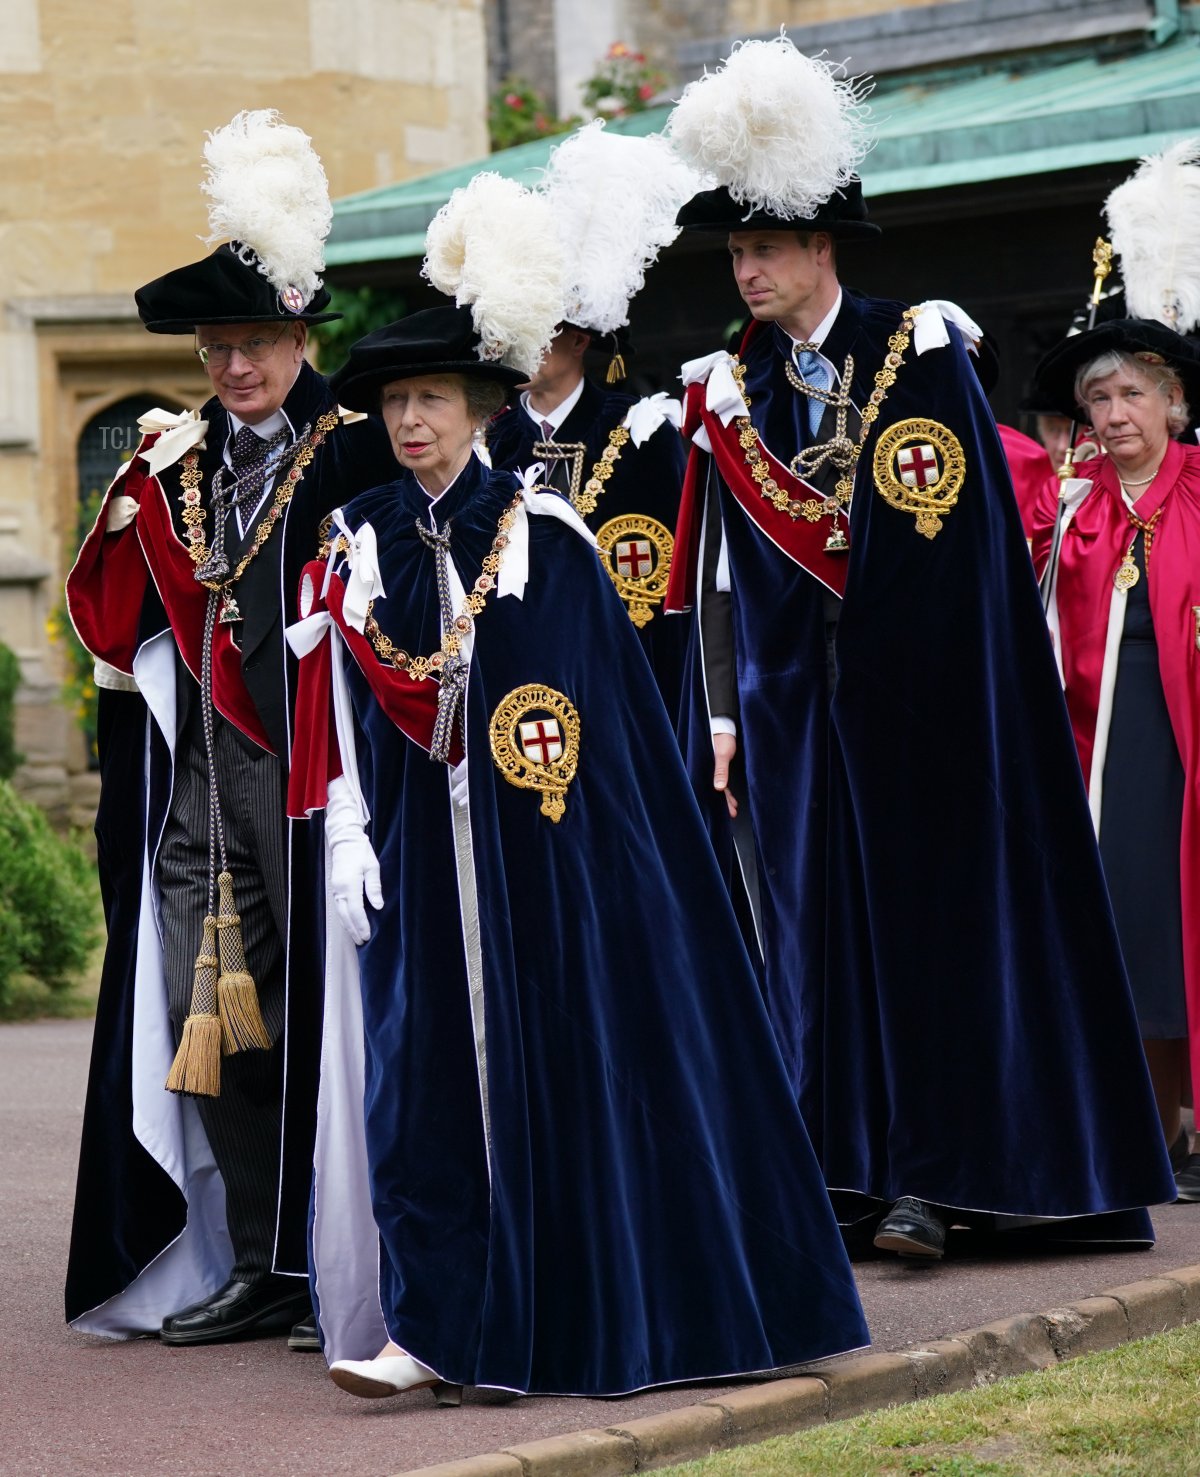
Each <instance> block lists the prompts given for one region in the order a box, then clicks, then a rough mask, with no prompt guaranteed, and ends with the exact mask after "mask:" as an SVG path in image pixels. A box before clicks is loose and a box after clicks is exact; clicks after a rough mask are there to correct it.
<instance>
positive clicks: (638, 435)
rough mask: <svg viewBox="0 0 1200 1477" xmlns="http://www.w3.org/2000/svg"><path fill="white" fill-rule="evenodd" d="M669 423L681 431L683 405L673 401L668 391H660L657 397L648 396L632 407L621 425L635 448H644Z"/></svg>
mask: <svg viewBox="0 0 1200 1477" xmlns="http://www.w3.org/2000/svg"><path fill="white" fill-rule="evenodd" d="M667 421H669V422H670V423H671V425H673V426H674V427H675V429H676V430H679V428H680V426H682V425H683V405H682V404H681V403H680V401H678V400H672V399H671V397H670V396H669V395H668V394H667V392H666V390H659V392H658V394H657V395H646V396H644V397H643V398H642V399H641V400H639V401H638V402H637V404H636V405H631V406H630V407H629V413H628V414H627V415H626V417H625V419H624V420H623V421H622V422H621V424H622V425H623V426H624V427H625V429H626V430H627V431H628V432H629V438H630V440H631V441H632V442H633V444H634V445H635V446H644V445H645V443H646V442H647V441H649V439H650V437H651V436H653V435H654V433H655V431H657V430H658V428H659V426H661V425H663V424H664V423H665V422H667Z"/></svg>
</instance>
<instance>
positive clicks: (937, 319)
mask: <svg viewBox="0 0 1200 1477" xmlns="http://www.w3.org/2000/svg"><path fill="white" fill-rule="evenodd" d="M913 312H914V313H915V314H916V318H917V321H916V324H915V326H914V328H913V348H914V349H916V351H917V356H918V358H919V357H920V356H921V355H922V354H924V353H926V352H928V350H930V349H944V348H945V347H946V345H947V344H948V343H949V342H950V334H949V332H948V331H947V328H946V324H947V323H951V324H953V325H954V327H955V328H957V329H958V331H959V333H960V334H962V337H963V340H964V342H965V343H966V345H967V348H968V349H971V348H973V347H974V345H975V344H977V343H978V342H979V340H980V339H981V338H982V337H983V329H982V328H980V326H979V324H978V323H976V322H975V320H974V318H972V317H971V316H970V315H969V314H968V313H964V312H963V310H962V309H961V308H960V307H959V306H958V304H957V303H952V302H950V301H949V300H948V299H946V298H944V297H932V298H930V299H929V300H928V301H927V302H923V303H918V304H917V305H916V307H915V308H914V309H913Z"/></svg>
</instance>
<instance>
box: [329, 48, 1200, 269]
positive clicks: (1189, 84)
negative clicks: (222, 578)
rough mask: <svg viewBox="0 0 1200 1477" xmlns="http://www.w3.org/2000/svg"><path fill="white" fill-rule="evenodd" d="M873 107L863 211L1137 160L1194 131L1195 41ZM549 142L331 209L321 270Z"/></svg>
mask: <svg viewBox="0 0 1200 1477" xmlns="http://www.w3.org/2000/svg"><path fill="white" fill-rule="evenodd" d="M873 103H874V112H875V119H876V124H877V127H878V139H877V142H876V145H875V148H874V149H873V150H872V152H871V153H870V154H869V155H868V156H867V159H866V161H865V163H864V164H863V168H862V177H863V187H864V191H865V193H866V195H867V198H868V199H869V200H871V199H878V198H879V197H880V196H883V195H898V194H906V193H909V192H919V191H922V190H936V189H942V188H945V187H947V186H950V185H961V184H969V183H983V182H985V181H988V180H1000V179H1016V178H1021V177H1022V176H1024V175H1032V174H1045V173H1049V172H1050V171H1053V170H1061V169H1075V168H1080V167H1082V166H1085V165H1088V164H1107V163H1112V162H1115V161H1120V160H1131V159H1136V158H1138V157H1139V156H1140V155H1143V154H1149V153H1153V152H1155V151H1156V150H1158V149H1161V148H1163V147H1164V146H1165V145H1166V144H1168V143H1171V142H1173V141H1174V140H1176V139H1178V138H1180V137H1182V136H1184V135H1186V134H1188V133H1200V37H1197V36H1195V35H1188V34H1184V35H1179V36H1176V37H1175V39H1174V40H1173V41H1171V42H1170V43H1169V44H1167V45H1165V46H1161V47H1158V48H1155V49H1149V50H1146V51H1143V52H1139V53H1136V54H1134V55H1131V56H1125V57H1121V58H1118V59H1110V60H1103V59H1099V58H1097V57H1094V56H1088V57H1082V58H1075V59H1073V60H1068V61H1058V62H1054V63H1049V62H1047V61H1045V60H1041V61H1034V60H1031V59H1025V60H1023V61H1021V62H1019V63H1018V62H1013V61H1006V62H1005V63H1004V64H1003V65H1000V66H997V67H995V68H986V69H985V68H977V67H973V68H972V69H971V70H970V71H969V72H968V71H959V72H958V73H957V74H954V75H950V76H947V75H946V74H945V73H941V74H940V75H939V76H938V77H936V78H933V77H925V78H919V79H916V80H912V79H910V80H908V81H907V82H905V81H903V80H900V79H890V78H889V79H887V81H886V82H885V83H881V85H880V86H879V88H878V89H877V91H876V93H875V96H874V99H873ZM668 111H669V109H668V108H667V107H659V108H652V109H650V110H648V111H647V112H645V113H637V114H635V115H634V116H633V117H631V118H626V119H622V120H619V121H618V122H616V123H612V124H610V125H609V126H610V127H611V128H612V129H613V130H614V131H615V132H620V133H631V134H646V133H652V132H654V131H655V130H656V129H659V128H661V127H662V125H663V123H664V122H665V121H666V117H667V113H668ZM556 142H557V140H556V139H542V140H538V141H537V142H536V143H530V144H521V145H520V146H519V147H517V148H515V149H505V150H504V151H503V152H502V153H499V154H492V155H491V156H490V157H489V158H487V159H481V160H476V161H474V162H473V163H470V164H464V165H461V166H460V167H458V168H456V169H446V170H441V171H440V172H439V173H437V174H429V175H425V176H423V177H422V178H420V179H414V180H407V181H405V182H404V183H402V184H397V185H390V186H388V187H387V188H385V189H381V190H369V191H367V192H365V193H363V194H360V195H350V196H348V197H347V198H346V199H344V200H339V201H338V202H337V204H336V205H335V206H334V220H333V230H332V232H331V233H330V237H329V244H328V247H327V249H326V260H327V261H328V263H329V265H330V266H331V267H333V266H346V265H351V264H353V263H357V262H370V261H385V260H389V259H390V260H395V259H398V258H403V257H415V256H420V255H421V252H422V251H423V249H424V239H425V229H426V227H427V226H428V224H429V222H430V221H431V220H432V219H433V216H434V214H435V213H436V212H437V210H438V209H439V208H440V206H442V205H443V204H444V203H445V201H446V200H447V199H448V198H449V196H450V193H451V191H452V190H454V189H456V188H457V187H458V186H459V185H464V184H466V183H467V181H468V180H469V179H470V178H471V177H472V175H474V174H477V173H478V172H479V171H480V170H481V169H494V170H496V171H497V172H498V173H500V174H503V175H507V176H510V177H511V178H513V179H517V180H520V181H521V182H522V183H524V184H533V183H535V182H536V180H537V179H538V177H539V172H540V171H541V169H542V168H543V167H544V166H545V163H546V160H547V158H548V156H549V153H550V150H551V149H552V148H553V146H554V144H555V143H556Z"/></svg>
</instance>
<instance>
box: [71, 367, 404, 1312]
mask: <svg viewBox="0 0 1200 1477" xmlns="http://www.w3.org/2000/svg"><path fill="white" fill-rule="evenodd" d="M335 404H336V402H335V401H334V400H333V398H332V396H331V395H330V392H329V387H328V385H327V384H326V382H325V380H324V379H323V378H322V377H321V376H320V375H319V374H317V373H316V371H315V370H313V369H312V368H311V367H310V366H309V365H308V364H307V363H305V364H302V365H301V367H300V372H299V374H298V375H297V378H296V382H295V384H294V385H293V386H292V388H291V390H290V391H289V393H288V396H287V399H286V400H285V401H284V410H285V411H286V412H287V415H288V417H289V419H290V420H291V423H292V425H293V426H295V427H296V430H297V432H301V431H302V430H303V428H304V427H305V426H306V425H315V423H316V421H317V419H318V417H319V416H321V415H322V414H324V413H325V412H326V411H328V410H331V409H333V408H334V407H335ZM201 416H202V418H203V419H204V420H207V421H208V423H209V430H208V433H207V435H206V437H205V443H206V445H205V448H204V449H203V450H201V452H200V467H201V471H202V473H203V482H202V486H203V487H204V488H205V489H206V490H207V489H208V488H210V487H211V482H212V474H213V472H214V471H215V469H216V467H217V465H218V463H219V459H220V457H221V455H222V453H223V449H224V446H225V442H226V439H227V436H228V430H229V419H228V415H227V412H226V411H225V410H224V409H223V408H222V406H221V404H220V402H219V401H218V400H216V399H215V398H213V399H211V400H209V401H207V402H206V404H205V405H204V407H203V408H202V410H201ZM394 466H395V459H394V457H393V456H392V454H391V450H390V445H389V443H388V440H387V436H386V433H385V432H384V429H383V426H382V424H381V423H380V422H379V421H378V419H377V418H374V417H372V418H371V419H369V420H368V421H365V422H355V423H353V424H351V425H349V426H346V425H344V424H339V425H338V426H336V427H335V428H334V429H333V430H332V431H331V432H330V433H329V434H328V436H326V438H325V441H324V443H323V444H322V446H321V447H320V448H319V449H318V451H317V453H316V455H315V456H314V458H313V461H312V463H311V464H310V465H309V467H308V468H307V470H306V471H305V474H304V476H303V478H302V479H301V480H300V482H299V483H298V484H297V489H296V492H295V494H294V496H293V498H292V500H291V503H290V505H289V508H288V513H287V517H286V520H285V521H284V525H283V527H282V528H281V529H280V530H278V531H277V532H276V533H275V535H274V537H272V538H271V539H270V540H268V542H267V543H266V544H265V545H264V547H263V549H262V552H261V553H260V554H259V555H258V556H257V557H256V558H255V559H254V561H253V562H252V563H251V564H250V565H249V567H248V568H247V571H246V573H245V575H244V576H243V577H242V579H241V581H239V583H238V587H237V593H238V598H239V601H240V604H241V606H242V609H243V612H244V613H245V616H246V620H245V625H244V628H243V632H242V672H243V676H244V677H245V681H246V686H247V688H248V689H249V692H250V695H251V697H252V698H253V700H254V704H255V707H256V709H257V711H258V713H259V716H260V718H261V719H262V721H263V724H264V726H265V727H266V729H267V732H268V733H269V735H270V736H271V741H272V744H273V746H274V747H275V748H276V750H277V752H278V753H279V754H280V755H281V756H282V762H283V765H284V768H285V770H286V761H287V754H288V748H289V739H288V734H289V727H290V722H291V718H290V705H291V701H292V696H293V695H294V692H295V661H294V658H293V657H292V655H291V652H290V650H288V649H287V647H286V645H285V643H284V640H283V627H284V625H285V623H286V622H287V621H288V620H289V619H290V618H291V616H292V608H291V605H290V604H289V606H288V607H287V608H286V609H285V608H284V595H283V592H284V591H285V590H286V591H287V592H288V600H289V601H291V600H292V599H293V598H294V595H293V592H294V591H295V589H296V587H297V583H298V581H299V576H300V569H301V568H302V566H303V565H304V563H305V561H306V560H308V559H310V558H312V556H313V554H314V553H315V552H316V549H317V545H318V542H319V538H318V526H319V524H320V521H321V519H322V518H324V517H325V516H326V515H327V514H328V513H330V512H331V511H332V510H333V508H335V507H336V506H337V505H338V504H339V503H340V502H342V501H344V500H345V499H346V498H347V496H348V495H351V494H353V493H354V492H355V491H357V490H359V489H361V488H364V487H371V486H374V485H376V484H377V483H378V481H379V480H380V477H381V475H390V474H391V471H392V469H393V468H394ZM181 472H182V463H181V462H177V463H175V464H174V465H173V466H171V467H167V468H165V469H164V470H163V472H162V473H161V474H160V480H161V482H162V485H163V490H164V492H165V493H166V495H167V498H168V502H169V504H170V506H171V509H172V512H173V514H174V517H175V528H176V532H177V533H178V534H179V536H180V537H181V538H182V537H183V535H184V533H185V529H184V525H183V522H182V516H181V515H182V503H181V502H180V499H179V494H180V490H181V489H180V484H179V478H180V475H181ZM208 532H209V533H210V534H211V526H209V528H208ZM248 536H249V533H248ZM166 628H167V619H166V615H165V612H164V610H163V606H162V602H161V600H160V599H159V598H158V595H157V593H156V591H155V589H154V586H153V584H151V585H150V586H149V588H148V591H147V595H146V598H145V600H144V602H143V607H142V610H141V615H140V623H139V644H140V643H141V642H145V641H148V640H149V639H150V638H151V637H152V636H154V635H156V634H158V633H159V632H161V631H163V630H165V629H166ZM99 714H100V735H99V738H100V745H99V746H100V767H101V793H100V804H99V808H98V811H97V816H96V840H97V852H98V858H97V859H98V866H99V872H100V881H101V889H102V896H103V901H104V909H105V919H106V923H107V926H108V943H107V947H106V949H105V955H104V964H103V969H102V973H101V981H100V993H99V998H98V1001H97V1008H96V1031H95V1037H94V1040H93V1044H92V1058H91V1069H90V1072H89V1077H88V1087H87V1099H86V1103H85V1107H84V1121H83V1134H82V1144H81V1149H80V1156H79V1173H78V1180H77V1184H76V1192H75V1209H74V1221H73V1227H72V1234H71V1247H70V1253H69V1259H68V1265H67V1277H66V1296H65V1301H66V1315H67V1318H68V1321H70V1320H72V1319H75V1318H78V1317H80V1316H82V1315H83V1314H84V1313H86V1312H88V1311H90V1310H91V1309H92V1308H95V1307H97V1306H99V1304H101V1303H103V1302H105V1301H107V1299H109V1298H110V1297H112V1296H114V1295H115V1294H116V1293H118V1292H120V1291H121V1290H122V1289H123V1288H125V1287H126V1286H128V1284H129V1283H130V1282H131V1281H132V1280H133V1279H134V1277H136V1276H137V1274H138V1273H139V1272H141V1271H142V1270H143V1268H145V1267H146V1266H147V1265H148V1264H149V1263H150V1262H151V1261H152V1260H153V1259H154V1257H155V1256H157V1255H158V1254H159V1253H160V1252H161V1251H162V1250H163V1249H164V1248H165V1247H166V1246H168V1245H169V1244H170V1243H171V1242H172V1241H173V1240H174V1239H175V1238H176V1237H177V1236H178V1235H179V1233H180V1231H181V1230H182V1229H183V1225H184V1221H185V1218H186V1204H185V1201H184V1197H183V1195H182V1194H181V1192H180V1191H179V1189H178V1188H177V1187H176V1185H175V1183H174V1181H173V1180H172V1179H171V1178H170V1176H169V1175H168V1174H167V1173H166V1172H165V1171H164V1170H163V1169H162V1168H161V1167H160V1166H159V1165H158V1163H157V1162H156V1161H155V1160H154V1159H153V1157H152V1156H151V1155H150V1154H149V1153H148V1152H147V1151H146V1149H145V1148H144V1146H143V1145H142V1143H141V1142H140V1140H139V1139H138V1138H137V1136H136V1134H135V1133H134V1130H133V1109H132V1093H133V1083H132V1049H133V1002H134V971H135V964H136V957H137V929H138V916H139V910H140V903H141V885H142V863H143V847H144V846H149V847H150V848H151V850H152V851H153V849H154V848H155V847H156V845H157V841H158V838H159V836H160V834H161V830H162V825H163V821H164V819H165V816H166V812H167V806H168V804H169V800H170V788H171V772H170V755H169V753H168V751H167V748H166V745H165V744H164V743H163V742H162V738H161V735H160V734H159V732H158V729H157V726H156V725H155V724H154V723H153V722H152V721H151V720H150V719H149V716H148V713H147V709H146V704H145V703H144V701H143V700H142V698H141V697H140V696H139V695H138V694H136V693H132V694H126V693H112V692H103V693H101V695H100V701H99ZM148 733H149V740H148V739H147V734H148ZM148 750H149V756H150V764H149V773H148V774H147V765H146V755H147V751H148ZM285 782H286V775H285ZM147 788H148V790H149V795H150V805H149V809H148V808H147V804H146V794H147ZM283 817H284V797H283V794H282V793H281V796H280V824H281V825H283V824H285V822H284V819H283ZM311 841H312V837H311V836H310V835H309V834H308V833H307V828H305V827H299V828H296V827H293V828H292V830H291V846H290V856H291V864H292V872H293V896H294V898H297V899H299V900H300V901H299V905H298V906H295V907H293V910H292V920H291V921H292V936H291V938H290V940H289V945H288V957H289V982H288V1015H287V1025H286V1031H287V1039H286V1051H287V1087H286V1097H285V1113H284V1130H283V1132H284V1149H283V1155H282V1162H281V1186H280V1205H281V1214H280V1222H279V1234H278V1241H277V1245H276V1262H275V1264H276V1267H277V1269H278V1270H280V1271H286V1272H290V1273H293V1274H302V1273H304V1272H305V1271H306V1270H307V1266H308V1252H307V1244H306V1237H305V1228H306V1224H307V1208H308V1200H309V1187H310V1184H311V1179H312V1144H313V1132H314V1125H315V1122H316V1095H317V1073H318V1063H319V1060H320V1020H321V985H320V973H319V949H318V943H317V938H318V929H319V926H320V920H319V917H318V916H316V915H315V914H314V911H313V909H312V907H311V905H310V901H309V900H310V898H311V897H313V896H316V895H318V894H319V888H318V886H317V882H316V871H317V868H316V863H315V860H314V859H313V853H312V851H311V849H310V846H311ZM278 1049H280V1050H283V1047H282V1046H281V1047H279V1048H278ZM153 1086H154V1088H155V1089H156V1090H157V1089H158V1088H159V1087H161V1084H159V1083H155V1084H153ZM163 1090H164V1091H165V1088H164V1089H163ZM170 1311H174V1310H170Z"/></svg>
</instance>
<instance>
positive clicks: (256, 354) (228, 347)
mask: <svg viewBox="0 0 1200 1477" xmlns="http://www.w3.org/2000/svg"><path fill="white" fill-rule="evenodd" d="M285 332H286V328H281V329H280V330H279V332H278V333H277V334H276V335H275V337H274V338H248V339H244V340H243V341H242V342H241V343H240V344H204V345H197V347H196V356H197V358H198V359H199V360H200V363H201V364H203V365H204V367H205V368H206V369H207V368H208V366H209V365H210V364H211V365H215V366H216V367H217V368H218V369H221V368H223V367H224V366H225V365H226V364H228V363H229V356H230V355H231V354H232V353H233V351H234V349H236V350H237V351H238V353H239V354H240V355H241V356H242V358H243V359H248V360H249V361H250V363H251V364H261V363H262V361H263V360H264V359H267V358H269V357H270V354H271V350H272V349H273V348H274V347H275V345H276V344H277V343H278V342H279V340H280V339H281V338H282V337H283V335H284V333H285Z"/></svg>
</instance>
